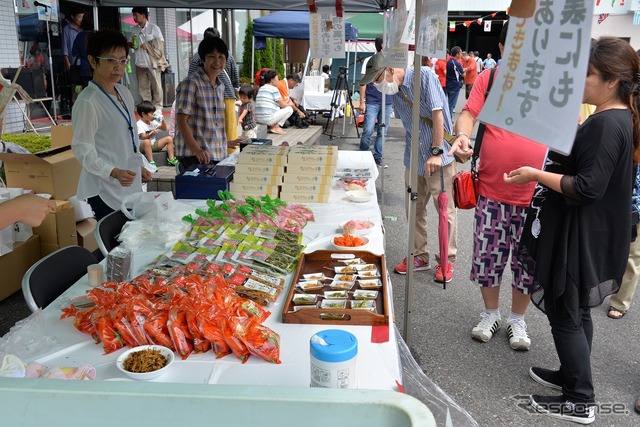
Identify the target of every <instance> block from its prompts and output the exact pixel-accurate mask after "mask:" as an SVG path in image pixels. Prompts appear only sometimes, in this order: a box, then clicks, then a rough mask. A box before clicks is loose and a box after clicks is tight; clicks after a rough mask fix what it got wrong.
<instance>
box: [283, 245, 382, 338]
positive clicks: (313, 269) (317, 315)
mask: <svg viewBox="0 0 640 427" xmlns="http://www.w3.org/2000/svg"><path fill="white" fill-rule="evenodd" d="M334 253H347V252H344V251H330V250H319V251H315V252H312V253H309V254H302V257H301V259H300V262H299V263H298V268H297V270H296V274H295V276H294V278H293V282H292V283H291V288H290V289H289V293H288V294H287V299H286V302H285V304H284V307H283V309H282V322H283V323H304V324H308V323H311V324H321V325H370V326H373V325H388V324H389V317H390V313H391V311H390V309H389V301H388V292H387V267H386V265H387V264H386V262H385V258H384V255H375V254H372V253H371V252H367V251H356V250H354V251H349V252H348V253H352V254H354V255H355V257H356V258H361V259H362V260H363V261H365V262H366V263H368V264H375V265H376V267H378V271H379V272H380V281H381V282H382V287H380V288H377V289H376V290H377V291H378V297H377V298H376V299H375V300H374V301H375V302H376V311H375V312H373V311H368V310H362V309H352V308H329V309H328V308H303V309H301V310H298V311H293V310H294V307H295V304H294V303H293V296H294V294H296V293H302V292H300V290H299V289H298V288H296V284H297V283H298V282H299V281H300V280H299V279H300V278H302V277H303V276H302V275H303V274H309V273H319V272H323V273H324V274H325V275H326V276H327V277H333V276H334V275H335V273H334V271H333V268H334V267H341V266H344V265H345V264H344V263H343V262H340V261H339V260H337V259H332V258H331V254H334ZM324 283H325V286H323V287H322V289H319V290H315V291H306V292H305V293H308V294H312V295H313V294H316V295H322V294H323V292H324V291H329V290H331V288H330V287H329V283H330V281H329V280H325V282H324ZM357 289H360V285H359V284H358V283H357V282H356V285H355V286H354V287H353V288H352V289H351V290H352V291H355V290H357ZM347 300H348V301H352V300H353V296H352V295H351V294H349V297H348V299H347ZM347 304H348V303H347ZM327 315H330V316H333V318H328V317H327ZM337 316H340V317H341V318H335V317H337Z"/></svg>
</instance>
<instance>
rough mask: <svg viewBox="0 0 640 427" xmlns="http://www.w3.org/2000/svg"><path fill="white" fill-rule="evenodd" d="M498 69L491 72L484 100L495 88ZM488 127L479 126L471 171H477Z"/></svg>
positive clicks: (494, 68) (482, 124) (481, 124)
mask: <svg viewBox="0 0 640 427" xmlns="http://www.w3.org/2000/svg"><path fill="white" fill-rule="evenodd" d="M496 68H497V67H493V68H492V69H491V71H490V73H491V74H490V75H489V84H488V85H487V91H486V92H485V93H484V100H485V101H486V100H487V96H489V92H490V91H491V86H493V78H494V77H495V75H496ZM486 127H487V125H485V124H484V123H480V125H478V132H477V133H476V144H475V145H474V146H473V157H472V159H471V169H472V170H474V171H475V168H476V163H477V161H478V157H479V156H480V146H481V145H482V137H483V136H484V131H485V129H486Z"/></svg>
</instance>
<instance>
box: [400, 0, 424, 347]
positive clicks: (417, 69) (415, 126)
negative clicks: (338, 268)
mask: <svg viewBox="0 0 640 427" xmlns="http://www.w3.org/2000/svg"><path fill="white" fill-rule="evenodd" d="M421 10H422V0H416V22H415V28H416V34H419V33H418V31H419V28H420V26H419V24H420V11H421ZM416 41H417V37H416ZM421 65H422V57H421V56H420V55H419V54H418V49H416V50H415V55H414V56H413V70H414V71H413V105H414V108H413V110H412V120H411V161H410V166H409V177H410V178H409V188H408V191H409V215H408V219H407V222H408V233H409V236H408V239H407V240H408V248H407V278H406V281H405V292H404V323H403V332H404V336H403V338H404V340H405V342H406V343H407V345H408V344H409V342H410V341H411V303H412V302H413V260H414V255H415V253H414V247H415V243H416V238H415V232H414V231H415V228H416V199H417V197H418V193H417V190H418V188H417V184H418V148H419V147H418V145H419V144H420V135H419V132H420V107H419V105H420V84H421V82H422V78H421V77H422V68H421ZM416 100H417V101H416Z"/></svg>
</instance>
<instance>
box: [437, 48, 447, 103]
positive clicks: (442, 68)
mask: <svg viewBox="0 0 640 427" xmlns="http://www.w3.org/2000/svg"><path fill="white" fill-rule="evenodd" d="M448 60H449V52H448V51H447V59H446V60H444V59H440V58H438V59H437V60H436V64H435V66H434V67H433V71H435V72H436V75H437V76H438V80H440V85H441V86H442V89H444V87H445V86H446V84H447V61H448ZM445 93H446V92H445Z"/></svg>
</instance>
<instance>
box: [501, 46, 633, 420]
mask: <svg viewBox="0 0 640 427" xmlns="http://www.w3.org/2000/svg"><path fill="white" fill-rule="evenodd" d="M611 58H616V60H615V61H612V60H611ZM583 102H585V103H588V104H593V105H595V106H596V110H595V112H594V113H593V114H592V115H591V116H590V117H589V118H588V119H587V120H586V121H585V122H584V123H583V124H582V125H581V126H580V127H579V128H578V132H577V134H576V138H575V141H574V144H573V148H572V150H571V154H569V155H568V156H564V155H561V154H558V153H555V152H550V153H549V156H548V159H547V162H546V167H545V169H544V170H542V171H541V170H538V169H535V168H530V167H523V168H519V169H516V170H514V171H511V172H509V173H508V174H505V178H504V179H505V182H508V183H515V184H524V183H527V182H531V181H537V182H538V186H537V187H536V190H535V192H534V197H533V200H532V202H531V207H530V209H529V212H528V215H527V221H526V223H525V229H524V231H523V236H522V241H521V244H520V246H521V253H520V254H519V258H520V260H521V261H522V262H523V264H524V266H525V268H527V270H528V271H529V272H531V273H533V276H534V277H535V285H534V286H535V288H534V291H533V293H532V295H531V299H532V301H533V303H534V304H535V305H536V306H537V307H538V308H540V309H541V310H542V311H544V312H545V313H546V314H547V317H548V318H549V324H550V325H551V333H552V335H553V339H554V343H555V346H556V351H557V353H558V358H559V359H560V368H559V370H557V371H554V370H548V369H543V368H536V367H534V368H531V369H530V370H529V374H530V375H531V377H532V378H533V379H534V380H535V381H537V382H539V383H541V384H543V385H546V386H549V387H552V388H555V389H559V390H562V395H561V396H538V395H534V396H531V404H532V406H533V407H534V408H535V409H537V410H538V411H540V412H543V413H546V414H548V415H551V416H554V417H556V418H562V419H567V420H571V421H575V422H579V423H582V424H588V423H591V422H593V421H594V420H595V407H594V403H595V394H594V389H593V381H592V376H591V360H590V359H591V342H592V338H593V324H592V322H591V313H590V308H591V307H595V306H597V305H600V304H601V303H602V300H603V299H604V298H605V297H606V296H608V295H610V294H612V293H614V292H616V291H617V290H618V288H619V287H620V282H621V280H622V276H623V275H624V271H625V266H626V262H627V258H628V256H629V243H630V239H631V218H630V215H629V214H628V212H629V201H630V200H631V189H632V185H633V179H634V176H635V174H634V164H637V163H638V161H639V160H640V59H639V58H638V56H637V55H636V54H635V52H634V50H633V49H632V48H631V46H630V45H629V43H627V42H625V41H622V40H620V39H616V38H612V37H603V38H601V39H599V40H598V41H595V42H594V43H593V45H592V47H591V56H590V59H589V69H588V73H587V79H586V82H585V89H584V95H583Z"/></svg>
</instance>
